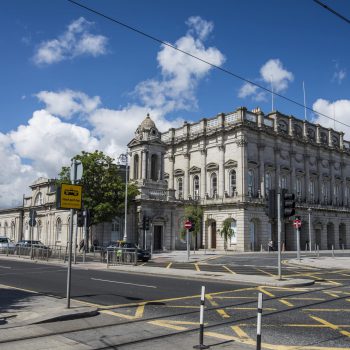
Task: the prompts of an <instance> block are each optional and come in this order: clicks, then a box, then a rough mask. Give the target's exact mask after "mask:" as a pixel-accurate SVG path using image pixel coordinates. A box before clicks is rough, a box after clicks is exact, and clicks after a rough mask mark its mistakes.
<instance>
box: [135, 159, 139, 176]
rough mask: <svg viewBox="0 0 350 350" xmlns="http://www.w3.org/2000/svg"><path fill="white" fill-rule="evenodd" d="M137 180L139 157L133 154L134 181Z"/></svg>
mask: <svg viewBox="0 0 350 350" xmlns="http://www.w3.org/2000/svg"><path fill="white" fill-rule="evenodd" d="M138 178H139V155H138V154H135V156H134V179H135V180H137V179H138Z"/></svg>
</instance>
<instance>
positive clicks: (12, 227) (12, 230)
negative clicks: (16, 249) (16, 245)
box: [10, 221, 16, 239]
mask: <svg viewBox="0 0 350 350" xmlns="http://www.w3.org/2000/svg"><path fill="white" fill-rule="evenodd" d="M15 230H16V226H15V223H14V222H13V221H12V222H11V237H10V238H11V239H15Z"/></svg>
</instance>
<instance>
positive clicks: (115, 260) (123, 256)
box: [106, 248, 137, 267]
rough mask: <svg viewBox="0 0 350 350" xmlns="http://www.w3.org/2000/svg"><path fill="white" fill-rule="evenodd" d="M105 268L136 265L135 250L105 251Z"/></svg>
mask: <svg viewBox="0 0 350 350" xmlns="http://www.w3.org/2000/svg"><path fill="white" fill-rule="evenodd" d="M106 259H107V267H108V266H115V265H137V249H134V248H116V249H107V250H106Z"/></svg>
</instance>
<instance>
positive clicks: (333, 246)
mask: <svg viewBox="0 0 350 350" xmlns="http://www.w3.org/2000/svg"><path fill="white" fill-rule="evenodd" d="M332 257H333V258H334V245H333V244H332Z"/></svg>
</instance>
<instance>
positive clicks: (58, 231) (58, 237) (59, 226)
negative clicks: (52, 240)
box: [56, 218, 62, 242]
mask: <svg viewBox="0 0 350 350" xmlns="http://www.w3.org/2000/svg"><path fill="white" fill-rule="evenodd" d="M61 240H62V220H61V218H58V219H57V220H56V241H59V242H61Z"/></svg>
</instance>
